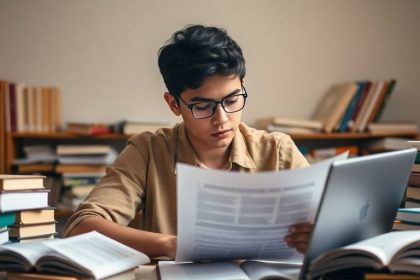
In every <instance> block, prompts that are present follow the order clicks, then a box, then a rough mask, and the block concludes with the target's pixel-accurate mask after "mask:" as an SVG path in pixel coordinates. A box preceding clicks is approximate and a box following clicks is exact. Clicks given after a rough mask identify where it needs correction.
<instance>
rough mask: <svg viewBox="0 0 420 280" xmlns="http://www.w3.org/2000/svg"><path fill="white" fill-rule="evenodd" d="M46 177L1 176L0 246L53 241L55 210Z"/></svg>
mask: <svg viewBox="0 0 420 280" xmlns="http://www.w3.org/2000/svg"><path fill="white" fill-rule="evenodd" d="M44 178H45V177H44V176H37V175H0V244H4V243H10V242H20V243H24V242H30V241H34V240H40V239H41V240H44V239H53V238H54V236H55V235H56V221H55V218H54V208H52V207H50V206H49V201H48V194H49V190H48V189H46V188H45V187H44Z"/></svg>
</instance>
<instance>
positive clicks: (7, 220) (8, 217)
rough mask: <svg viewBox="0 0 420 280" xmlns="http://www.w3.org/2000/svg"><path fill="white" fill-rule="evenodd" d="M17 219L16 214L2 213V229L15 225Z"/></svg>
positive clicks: (0, 217) (0, 220) (0, 225)
mask: <svg viewBox="0 0 420 280" xmlns="http://www.w3.org/2000/svg"><path fill="white" fill-rule="evenodd" d="M15 218H16V214H15V213H14V212H7V213H0V228H1V227H7V226H10V225H11V224H14V223H15Z"/></svg>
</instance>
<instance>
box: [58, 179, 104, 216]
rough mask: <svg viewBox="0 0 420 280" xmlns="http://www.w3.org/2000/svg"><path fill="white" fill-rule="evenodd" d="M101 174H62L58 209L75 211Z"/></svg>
mask: <svg viewBox="0 0 420 280" xmlns="http://www.w3.org/2000/svg"><path fill="white" fill-rule="evenodd" d="M103 175H104V174H103V173H94V172H92V173H65V174H63V183H62V185H63V189H62V190H63V192H62V195H61V203H60V207H62V208H65V209H68V210H70V211H75V210H76V208H77V207H78V206H79V204H80V203H81V202H83V201H84V200H85V199H86V197H87V196H88V195H89V193H90V192H91V191H92V189H93V188H94V187H95V185H96V184H97V183H98V182H99V180H100V179H101V178H102V177H103Z"/></svg>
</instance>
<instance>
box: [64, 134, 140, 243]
mask: <svg viewBox="0 0 420 280" xmlns="http://www.w3.org/2000/svg"><path fill="white" fill-rule="evenodd" d="M140 147H141V146H140ZM147 162H148V154H147V153H146V152H145V150H141V149H139V145H134V144H133V143H132V140H129V141H128V144H127V146H126V147H125V148H124V150H123V151H122V152H121V153H120V155H119V156H118V158H117V159H116V161H115V162H114V164H112V166H110V167H108V168H107V170H106V175H105V176H104V177H103V178H102V180H101V181H100V182H99V183H98V185H96V186H95V188H94V189H93V190H92V192H91V193H90V194H89V196H88V197H87V198H86V200H85V201H84V202H82V203H81V204H80V205H79V207H78V208H77V210H76V212H75V213H74V214H73V215H72V216H71V217H70V218H69V219H68V221H67V223H66V226H65V230H64V234H63V235H64V236H68V234H69V233H70V232H71V230H72V229H73V228H74V227H75V226H76V225H77V224H78V223H80V222H81V221H82V220H84V219H86V218H88V217H92V216H96V217H102V218H104V219H106V220H109V221H113V222H115V223H118V224H121V225H127V224H128V223H129V222H130V221H131V220H132V219H133V218H134V217H135V215H136V213H137V212H138V210H140V209H142V208H143V207H144V205H143V204H144V201H143V198H144V193H145V189H144V186H146V180H147V178H146V174H147Z"/></svg>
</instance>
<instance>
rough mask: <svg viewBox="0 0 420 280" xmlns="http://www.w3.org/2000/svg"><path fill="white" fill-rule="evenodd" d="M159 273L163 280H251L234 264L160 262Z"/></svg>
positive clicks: (227, 262)
mask: <svg viewBox="0 0 420 280" xmlns="http://www.w3.org/2000/svg"><path fill="white" fill-rule="evenodd" d="M158 271H159V275H160V279H161V280H186V279H195V280H200V279H202V280H208V279H212V280H250V278H249V277H248V276H247V275H246V274H245V272H244V271H243V270H242V269H241V268H240V267H239V266H238V265H236V264H235V263H234V262H229V261H226V262H207V263H175V262H172V261H160V262H159V265H158Z"/></svg>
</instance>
